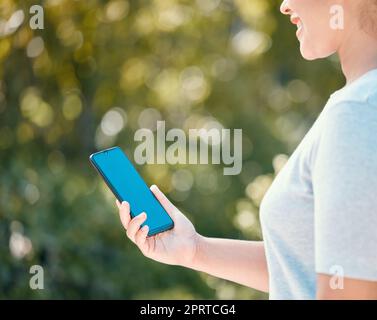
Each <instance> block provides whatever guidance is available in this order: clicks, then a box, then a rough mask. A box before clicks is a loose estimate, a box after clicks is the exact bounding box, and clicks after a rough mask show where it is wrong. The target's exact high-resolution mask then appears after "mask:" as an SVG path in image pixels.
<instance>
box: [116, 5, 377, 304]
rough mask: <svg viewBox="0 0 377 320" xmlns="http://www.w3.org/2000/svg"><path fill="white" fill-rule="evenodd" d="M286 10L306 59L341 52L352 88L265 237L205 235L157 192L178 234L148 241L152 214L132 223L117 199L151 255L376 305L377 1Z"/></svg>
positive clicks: (304, 152)
mask: <svg viewBox="0 0 377 320" xmlns="http://www.w3.org/2000/svg"><path fill="white" fill-rule="evenodd" d="M334 5H337V6H336V7H334ZM340 9H342V10H340ZM337 10H338V11H337ZM281 12H282V13H283V14H285V15H288V16H290V20H291V22H292V23H293V24H295V25H297V27H298V28H297V37H298V40H299V42H300V50H301V54H302V56H303V57H304V58H305V59H307V60H313V59H317V58H324V57H328V56H330V55H331V54H333V53H337V54H338V56H339V58H340V62H341V66H342V70H343V73H344V75H345V77H346V80H347V84H346V86H345V87H343V88H342V89H340V90H338V91H337V92H335V93H334V94H332V95H331V97H330V99H329V101H328V102H327V104H326V106H325V107H324V109H323V111H322V112H321V114H320V116H319V117H318V119H317V120H316V122H315V123H314V125H313V126H312V128H311V129H310V130H309V132H308V133H307V134H306V136H305V138H304V139H303V140H302V142H301V143H300V144H299V146H298V147H297V149H296V150H295V151H294V153H293V154H292V156H291V157H290V159H289V161H288V162H287V164H286V165H285V167H284V168H283V169H282V170H281V171H280V173H279V174H278V175H277V177H276V179H275V181H274V182H273V184H272V186H271V187H270V189H269V190H268V192H267V194H266V195H265V197H264V199H263V201H262V204H261V208H260V211H261V212H260V213H261V222H262V231H263V238H264V241H263V242H254V241H241V240H229V239H215V238H208V237H204V236H201V235H199V234H198V233H197V232H196V231H195V228H194V226H193V225H192V224H191V222H190V221H189V220H188V219H187V218H186V217H185V216H184V215H183V214H182V213H181V212H180V211H179V210H178V209H177V208H176V207H175V206H174V205H173V204H172V203H171V202H170V201H169V200H168V199H167V198H166V197H165V195H164V194H163V193H162V192H161V191H159V189H158V188H157V187H156V186H152V187H151V190H152V192H153V193H154V194H155V196H156V197H157V198H158V200H159V201H160V202H161V204H162V205H163V206H164V207H165V209H166V210H167V212H168V213H169V214H170V215H171V217H172V218H173V220H174V223H175V227H174V229H172V230H170V231H167V232H164V233H162V234H159V235H156V236H153V237H148V238H147V237H146V235H147V232H148V227H147V226H145V227H143V228H141V229H140V225H141V223H142V222H143V221H144V220H145V219H146V214H145V213H142V214H140V215H139V216H137V217H135V218H133V219H132V220H130V214H129V212H130V208H129V205H128V204H127V203H125V202H124V203H122V204H120V203H119V202H118V203H117V205H118V207H119V212H120V217H121V221H122V223H123V226H124V228H125V229H126V230H127V236H128V237H129V238H130V239H131V240H132V241H133V242H135V244H136V245H137V246H138V247H139V249H140V250H141V252H142V253H143V254H144V255H145V256H146V257H149V258H151V259H154V260H156V261H160V262H162V263H167V264H173V265H181V266H185V267H188V268H192V269H195V270H199V271H203V272H206V273H208V274H211V275H213V276H217V277H220V278H223V279H228V280H231V281H234V282H237V283H240V284H243V285H246V286H250V287H252V288H255V289H258V290H262V291H266V292H269V294H270V298H271V299H314V298H318V299H341V298H344V299H364V298H365V299H377V196H376V191H377V0H337V1H333V0H285V1H284V2H283V3H282V5H281ZM335 14H339V15H340V16H339V17H337V19H342V18H344V28H343V29H339V26H342V22H343V21H341V20H337V22H338V23H336V24H335V25H333V24H332V21H331V19H333V18H334V15H335ZM342 14H344V16H342ZM334 274H335V275H334Z"/></svg>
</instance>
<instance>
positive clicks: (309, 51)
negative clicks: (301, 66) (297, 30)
mask: <svg viewBox="0 0 377 320" xmlns="http://www.w3.org/2000/svg"><path fill="white" fill-rule="evenodd" d="M300 52H301V55H302V57H303V58H304V59H305V60H308V61H312V60H316V59H323V58H327V57H329V56H331V55H332V54H333V53H335V52H336V50H330V48H321V49H319V48H313V46H308V45H307V42H305V40H301V41H300Z"/></svg>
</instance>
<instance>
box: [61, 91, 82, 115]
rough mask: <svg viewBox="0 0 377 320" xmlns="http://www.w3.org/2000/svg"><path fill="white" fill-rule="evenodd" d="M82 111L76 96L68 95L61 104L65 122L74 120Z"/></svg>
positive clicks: (78, 98)
mask: <svg viewBox="0 0 377 320" xmlns="http://www.w3.org/2000/svg"><path fill="white" fill-rule="evenodd" d="M81 111H82V103H81V99H80V97H79V96H78V95H76V94H69V95H68V96H66V97H65V99H64V103H63V115H64V118H66V119H67V120H74V119H76V118H77V117H78V116H79V115H80V113H81Z"/></svg>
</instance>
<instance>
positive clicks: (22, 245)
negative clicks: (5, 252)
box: [9, 231, 33, 259]
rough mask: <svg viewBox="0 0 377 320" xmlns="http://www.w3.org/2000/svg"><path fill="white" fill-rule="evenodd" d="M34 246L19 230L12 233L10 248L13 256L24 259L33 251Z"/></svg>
mask: <svg viewBox="0 0 377 320" xmlns="http://www.w3.org/2000/svg"><path fill="white" fill-rule="evenodd" d="M32 248H33V246H32V243H31V241H30V239H29V238H28V237H26V236H24V235H23V234H22V233H20V232H17V231H14V232H12V233H11V236H10V239H9V249H10V252H11V254H12V256H13V257H15V258H16V259H22V258H24V257H25V256H26V255H27V254H29V253H30V252H31V250H32Z"/></svg>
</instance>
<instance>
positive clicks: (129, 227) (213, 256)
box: [117, 186, 268, 291]
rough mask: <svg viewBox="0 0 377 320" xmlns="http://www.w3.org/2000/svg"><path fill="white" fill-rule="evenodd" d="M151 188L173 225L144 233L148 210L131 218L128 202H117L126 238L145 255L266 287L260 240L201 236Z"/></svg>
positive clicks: (146, 228)
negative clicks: (152, 234)
mask: <svg viewBox="0 0 377 320" xmlns="http://www.w3.org/2000/svg"><path fill="white" fill-rule="evenodd" d="M151 190H152V192H153V193H154V195H155V196H156V198H157V199H158V200H159V201H160V203H161V205H162V206H163V207H164V208H165V210H166V211H167V213H168V214H169V215H170V217H171V218H172V219H173V221H174V228H173V229H171V230H168V231H165V232H162V233H159V234H157V235H154V236H151V237H147V234H148V227H147V226H146V225H145V226H144V227H143V228H140V226H141V224H142V223H143V222H144V221H145V220H146V218H147V214H148V213H146V214H145V213H144V214H139V215H138V216H136V217H134V218H132V219H131V216H130V206H129V204H128V203H126V202H123V203H122V204H120V203H119V202H117V205H118V208H119V214H120V219H121V221H122V224H123V226H124V228H125V229H126V231H127V236H128V238H129V239H130V240H131V241H133V242H134V243H135V244H136V245H137V246H138V248H139V249H140V251H141V252H142V253H143V254H144V255H145V256H146V257H148V258H150V259H153V260H155V261H158V262H162V263H166V264H171V265H179V266H183V267H187V268H191V269H194V270H198V271H203V272H206V273H208V274H210V275H213V276H215V277H219V278H223V279H227V280H230V281H233V282H237V283H239V284H242V285H245V286H249V287H252V288H255V289H257V290H261V291H268V272H267V263H266V258H265V254H264V245H263V242H254V241H243V240H230V239H216V238H207V237H203V236H201V235H200V234H199V233H197V232H196V230H195V228H194V226H193V224H192V223H191V221H189V220H188V219H187V217H186V216H185V215H184V214H183V213H182V212H181V211H180V210H179V209H178V208H177V207H175V206H174V205H173V204H172V203H171V202H170V201H169V199H168V198H167V197H166V196H165V195H164V194H163V193H162V192H161V191H160V190H159V189H158V188H157V186H152V187H151Z"/></svg>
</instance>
